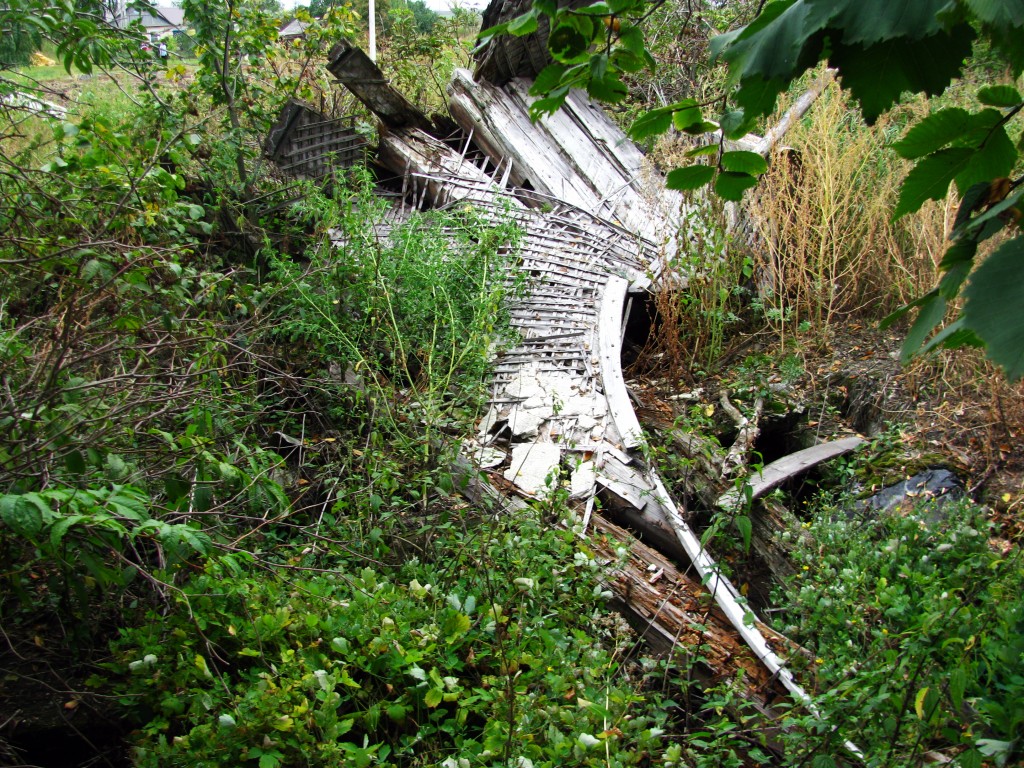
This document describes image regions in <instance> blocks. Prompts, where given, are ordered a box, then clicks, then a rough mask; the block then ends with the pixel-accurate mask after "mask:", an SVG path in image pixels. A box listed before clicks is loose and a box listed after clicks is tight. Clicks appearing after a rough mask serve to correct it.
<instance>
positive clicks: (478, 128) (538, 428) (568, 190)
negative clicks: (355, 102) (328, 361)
mask: <svg viewBox="0 0 1024 768" xmlns="http://www.w3.org/2000/svg"><path fill="white" fill-rule="evenodd" d="M342 47H343V48H344V49H345V50H343V51H341V53H339V55H338V56H337V58H336V61H343V60H344V59H345V58H346V57H347V58H348V60H349V61H361V60H360V59H359V58H358V57H355V56H352V55H350V54H351V46H347V47H345V46H342ZM363 64H364V63H360V65H359V67H363ZM332 67H333V69H332V71H334V70H337V71H336V72H335V74H338V75H339V77H340V78H341V79H342V81H343V82H345V84H346V85H348V87H349V88H350V89H351V90H353V92H354V93H356V95H359V93H358V91H357V90H356V88H359V89H363V90H365V89H366V87H367V86H368V85H372V86H374V87H375V88H380V89H382V90H383V91H387V90H390V88H389V86H387V84H386V83H384V82H383V80H382V79H381V80H380V81H373V82H370V81H369V80H367V78H366V77H363V76H362V75H358V74H353V72H355V71H356V69H359V67H355V68H352V70H351V71H349V70H345V67H343V66H335V65H334V64H332ZM360 71H361V70H360ZM339 73H340V74H339ZM371 79H372V77H371ZM527 90H528V84H527V83H526V82H522V81H520V82H517V81H514V80H513V81H511V82H510V83H509V84H508V87H507V88H505V89H497V88H493V87H491V86H489V85H487V84H483V85H478V84H475V83H473V81H472V79H471V78H469V76H468V74H466V73H460V74H458V75H457V76H456V84H454V85H453V88H452V91H451V93H452V105H451V110H452V113H453V115H454V116H455V117H456V120H457V121H461V123H462V125H463V128H464V130H465V131H466V133H467V134H468V135H472V136H473V137H474V139H475V140H476V143H477V146H478V147H480V148H481V149H482V150H483V151H484V152H485V153H490V158H489V159H490V166H491V167H492V168H496V169H498V170H495V171H492V172H491V173H490V174H488V173H486V172H484V170H483V168H482V167H480V166H478V165H477V164H476V163H475V162H472V161H469V160H467V159H466V156H467V153H466V151H463V152H462V153H461V154H460V153H458V152H456V151H455V150H453V149H451V147H450V146H448V145H447V144H445V143H444V142H441V141H438V140H437V139H436V138H435V137H432V136H431V135H429V130H430V129H429V126H425V125H423V124H422V123H420V124H414V123H404V124H401V120H403V119H406V118H399V117H396V114H403V111H402V110H401V109H399V110H397V111H396V110H394V109H393V107H394V105H395V104H396V103H398V101H399V100H396V99H395V98H394V94H393V93H392V94H388V93H386V92H382V93H374V94H371V95H369V96H367V97H365V98H364V97H363V96H360V98H361V99H363V101H364V103H366V104H367V106H369V107H370V108H371V109H373V110H374V111H375V112H377V114H378V116H379V117H380V118H381V120H382V122H383V123H384V124H385V126H386V128H387V130H385V131H383V132H382V146H381V153H380V157H379V159H380V161H381V162H382V163H383V164H384V165H385V166H386V167H389V168H390V170H391V171H392V172H394V173H396V174H401V175H404V176H405V178H406V180H407V186H408V187H411V188H413V189H418V190H420V197H419V199H418V200H417V204H422V203H424V202H427V203H429V204H432V205H434V206H437V207H443V206H451V205H456V204H457V205H459V206H463V205H466V204H467V203H470V204H472V205H474V206H475V207H476V208H477V210H478V211H480V212H481V213H482V214H483V215H484V216H485V217H490V218H491V219H492V220H496V221H498V220H508V219H512V220H514V221H515V222H516V223H517V224H518V226H519V230H520V233H521V234H520V237H519V241H518V244H517V248H518V257H519V258H518V262H517V263H516V264H515V266H514V267H513V268H512V269H510V271H509V274H508V275H507V279H508V280H509V282H510V285H511V286H513V287H515V286H520V285H521V284H523V283H525V286H526V288H525V291H523V292H522V293H513V296H514V298H512V299H511V300H510V303H509V306H508V309H509V312H510V315H511V321H512V322H511V325H512V328H513V330H514V331H515V332H516V334H517V336H516V342H515V345H514V346H513V347H512V348H511V349H507V350H505V351H504V352H503V353H501V354H499V356H498V358H497V359H496V360H495V363H494V366H493V371H492V375H491V396H490V403H489V406H488V409H487V412H486V414H485V416H484V418H483V419H482V420H481V422H480V423H479V427H478V431H477V434H476V436H475V437H474V438H472V439H467V440H466V441H465V442H464V456H465V457H466V459H467V460H468V461H470V462H471V463H473V464H474V465H475V466H476V467H478V468H479V471H481V472H483V471H486V472H488V473H489V474H490V475H491V477H493V478H494V479H495V480H497V479H498V475H499V473H500V476H501V479H502V480H503V481H504V482H506V483H510V484H511V485H512V486H513V487H515V488H516V490H517V491H518V492H519V494H521V495H522V496H525V497H532V498H547V497H549V496H551V494H552V493H553V492H554V491H555V490H556V489H559V488H564V489H565V490H567V491H568V496H569V498H570V500H573V502H574V504H575V506H576V508H577V510H578V512H579V515H580V522H581V525H582V531H583V532H584V533H585V534H587V535H589V537H590V538H591V541H598V542H605V543H606V542H607V541H609V540H612V541H615V542H618V545H617V546H616V548H615V550H613V551H617V550H618V549H620V548H622V549H625V551H626V553H628V554H629V555H630V557H632V556H637V557H639V558H640V562H641V563H646V568H647V569H650V568H651V567H652V566H653V572H652V578H651V579H650V580H649V581H648V584H650V585H654V584H655V583H656V582H657V581H658V580H659V579H661V578H663V577H664V575H665V574H666V573H668V572H669V571H673V575H672V586H671V587H670V589H676V588H678V585H679V584H682V583H684V582H686V581H687V578H686V577H685V576H681V575H679V574H678V572H675V569H674V567H673V566H672V564H671V563H670V562H669V561H667V560H663V561H662V562H661V563H660V564H656V563H655V562H653V561H654V560H655V559H656V557H660V556H658V555H657V553H655V552H653V550H650V551H648V552H647V553H645V554H643V555H636V553H637V552H638V551H639V550H640V545H634V544H629V545H628V546H624V545H623V544H622V542H623V539H624V538H625V537H626V534H625V533H624V532H617V533H610V531H611V524H610V523H609V522H608V521H606V520H604V519H602V518H601V517H600V516H598V515H595V514H594V501H595V499H596V498H597V496H598V494H599V493H604V494H606V495H608V496H609V497H611V498H615V499H618V501H619V502H620V503H621V506H623V507H625V508H627V509H628V510H629V514H628V517H629V519H630V520H631V521H633V522H635V523H636V524H637V526H638V527H639V529H640V530H642V531H647V532H650V533H649V535H650V537H651V539H652V540H657V541H658V543H659V544H663V545H664V547H665V549H666V551H671V552H672V553H673V554H675V553H678V554H679V555H681V556H682V558H681V559H682V560H684V561H687V562H688V563H689V568H692V572H693V574H694V578H695V579H697V580H699V583H700V584H701V587H700V588H696V591H695V592H694V593H693V594H704V595H707V596H710V598H712V599H713V600H714V603H715V606H716V607H715V609H714V610H713V611H709V612H714V613H716V614H717V616H718V618H719V619H720V620H721V621H722V622H723V625H724V624H727V625H729V626H731V627H732V629H733V630H734V631H735V633H736V634H737V635H738V636H739V637H740V638H742V641H743V643H744V644H745V646H746V648H747V649H749V651H750V653H751V654H752V655H753V657H754V658H756V659H757V660H758V662H759V664H754V665H753V669H752V670H751V676H750V682H754V681H755V680H758V679H764V680H766V681H768V683H767V684H765V685H763V686H760V688H758V687H755V688H752V689H748V695H750V696H751V698H752V699H753V700H755V701H757V700H758V699H759V698H760V699H762V700H763V698H764V692H765V691H764V689H765V688H767V687H768V685H769V684H770V685H776V684H777V685H781V686H783V687H784V688H785V689H786V690H788V691H789V692H790V693H791V694H792V695H793V697H794V698H795V699H796V700H797V702H798V703H801V704H805V705H807V707H808V708H809V709H810V710H811V711H812V712H815V709H814V706H813V703H812V702H811V701H810V698H809V697H808V696H807V694H806V693H805V692H804V691H803V689H802V688H801V687H800V686H799V685H798V684H797V683H796V681H795V680H794V678H793V675H792V673H791V672H790V670H789V669H788V667H787V666H786V663H785V661H784V660H783V659H782V658H781V657H780V656H779V655H778V651H779V650H780V644H779V639H778V637H776V636H773V635H772V633H770V631H769V630H767V628H765V627H764V626H763V625H761V624H759V623H757V622H756V621H755V622H753V623H751V622H750V621H749V617H750V611H749V608H748V606H747V605H746V601H745V600H743V599H742V598H741V597H740V595H739V592H738V591H737V590H736V589H735V587H734V586H733V585H732V584H731V583H730V582H729V580H728V579H727V578H726V577H725V576H724V575H723V574H722V572H721V569H720V568H719V567H718V566H717V564H716V563H715V562H714V560H713V559H712V558H711V556H710V555H709V553H708V552H707V551H706V550H705V548H704V546H703V544H702V543H701V541H700V539H699V537H698V536H697V535H696V534H695V533H694V531H693V530H692V529H691V528H690V526H689V525H688V523H687V520H686V517H685V514H684V513H683V512H682V511H680V508H679V507H678V506H677V504H676V503H675V501H674V500H673V499H672V497H671V495H670V494H669V492H668V490H667V489H666V487H665V485H664V483H663V482H662V480H661V478H660V477H659V476H658V473H657V472H656V471H655V470H654V469H653V468H652V467H650V466H648V465H647V464H646V463H645V462H644V460H643V457H642V455H641V453H640V451H639V448H640V447H641V443H642V439H643V438H642V435H641V433H640V428H639V424H638V422H637V420H636V416H635V414H633V413H632V408H631V406H630V403H629V398H628V393H627V392H626V390H625V383H624V380H623V377H622V371H621V361H620V356H619V345H620V344H621V338H622V332H623V325H624V318H623V306H624V304H625V301H624V297H625V295H626V292H627V291H628V290H629V287H630V286H633V287H640V288H643V287H646V286H648V285H649V284H650V276H651V274H652V273H653V272H655V271H656V270H658V269H659V268H660V267H661V265H663V264H664V263H666V261H667V259H669V258H671V253H670V252H669V251H670V250H671V248H672V247H673V244H672V241H671V237H670V236H669V235H670V234H671V233H674V232H676V231H677V229H678V226H679V223H680V221H679V219H677V218H673V216H678V214H679V213H680V210H681V207H680V206H677V205H675V204H674V203H671V202H670V203H669V204H668V205H665V201H673V197H672V195H670V194H668V193H667V192H664V190H663V189H661V190H659V191H658V192H657V193H655V195H654V197H655V198H656V199H658V200H659V201H660V202H659V204H658V205H652V204H651V201H650V200H649V199H648V198H646V197H644V196H643V195H642V194H641V189H640V181H641V179H642V178H643V173H644V168H643V162H642V156H641V155H640V153H639V151H638V150H637V149H636V148H635V147H631V145H629V144H628V142H627V141H626V139H625V137H623V136H622V134H621V132H620V131H618V129H617V128H615V126H614V125H613V124H611V122H610V121H608V120H607V119H606V118H602V116H601V115H600V114H599V110H598V109H597V108H596V107H594V106H593V105H591V104H589V102H587V101H586V99H585V98H583V97H582V95H580V94H573V95H571V96H570V98H569V99H568V103H569V104H570V107H569V109H568V110H567V112H566V113H565V114H560V115H556V116H554V117H553V118H552V119H550V120H548V121H547V122H546V123H544V124H543V125H542V130H539V129H537V128H536V127H535V126H534V125H533V124H532V123H530V122H529V119H528V107H529V97H528V95H527ZM492 113H494V114H497V115H498V117H497V118H495V117H493V116H492ZM509 126H511V128H509ZM467 149H468V145H467ZM552 167H553V168H554V169H555V170H554V171H552V170H551V169H552ZM502 169H504V170H502ZM509 181H512V182H513V183H515V182H516V181H519V182H521V183H523V184H529V186H530V187H531V189H530V191H526V190H523V189H516V188H514V187H510V186H509V184H508V183H509ZM656 186H657V185H656ZM543 193H547V194H543ZM414 197H415V195H414ZM566 198H569V199H566ZM659 205H663V206H664V208H659ZM638 210H639V213H637V211H638ZM602 214H603V215H602ZM648 235H650V237H649V236H648ZM667 252H669V253H667ZM485 468H486V469H485ZM688 571H689V569H688ZM620 573H623V574H625V575H624V577H623V581H624V583H625V585H626V588H625V593H626V594H625V598H624V602H625V603H626V606H627V611H632V615H633V616H634V618H636V617H639V621H640V623H641V626H642V627H646V629H645V632H647V633H648V634H650V635H651V636H652V637H653V638H654V639H656V638H657V635H658V633H659V632H662V640H663V641H664V642H665V643H666V644H667V645H668V646H670V647H671V646H672V645H674V644H675V643H676V642H678V641H679V640H680V639H681V638H683V637H688V635H689V634H690V633H693V632H695V633H696V634H694V636H693V637H694V639H697V638H699V637H700V636H701V634H700V633H701V632H706V630H701V629H699V628H698V627H696V626H694V624H696V622H694V621H693V619H691V618H687V614H686V613H685V611H684V612H683V613H682V614H681V616H680V617H679V618H677V619H675V620H674V622H675V626H674V627H669V629H668V631H667V632H663V630H662V629H661V627H662V624H661V618H662V616H663V615H665V614H666V613H671V612H672V611H671V610H668V609H666V606H668V605H670V604H671V600H672V598H673V594H671V593H669V594H666V593H665V592H664V591H662V590H659V589H657V588H654V589H653V590H650V591H648V590H647V589H646V586H644V585H643V578H644V573H645V571H644V570H643V569H641V570H639V571H637V570H636V569H626V568H623V569H620ZM659 574H660V575H659ZM655 576H656V577H657V578H654V577H655ZM640 587H643V589H639V588H640ZM634 592H636V593H637V594H639V592H643V593H644V596H642V597H639V596H637V594H634ZM648 592H650V593H649V594H648ZM645 603H646V604H647V605H648V608H647V609H646V612H645V609H642V608H641V606H642V605H643V604H645ZM704 610H708V609H704ZM688 622H691V623H690V626H689V627H687V626H686V624H687V623H688ZM702 623H703V620H702ZM655 628H657V629H655ZM652 633H653V634H652ZM733 640H734V638H733ZM722 642H723V643H724V645H723V646H722V647H723V648H725V647H728V642H727V641H726V640H722ZM728 655H730V657H731V656H733V655H734V654H732V653H731V652H729V653H728ZM742 656H744V657H748V656H747V654H742ZM748 658H749V657H748ZM754 669H756V673H755V672H754ZM755 685H756V684H755ZM847 746H848V748H849V749H851V751H854V752H855V753H856V747H853V746H852V745H849V744H848V745H847Z"/></svg>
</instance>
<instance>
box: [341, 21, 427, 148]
mask: <svg viewBox="0 0 1024 768" xmlns="http://www.w3.org/2000/svg"><path fill="white" fill-rule="evenodd" d="M327 70H328V71H329V72H330V73H331V74H332V75H334V76H335V77H336V78H338V80H339V81H341V83H342V85H344V86H345V87H346V88H348V89H349V90H350V91H351V92H352V94H353V95H354V96H355V97H356V98H357V99H359V100H360V101H361V102H363V104H365V105H366V107H367V109H369V110H370V111H371V112H373V113H374V114H375V115H377V117H379V118H380V120H381V122H382V123H384V125H385V126H387V127H388V128H392V129H394V128H419V129H420V130H424V131H430V130H431V127H432V126H431V123H430V120H428V119H427V117H426V115H424V114H423V113H422V112H421V111H420V110H418V109H417V108H416V107H415V106H413V104H412V102H411V101H409V100H408V99H407V98H405V96H403V95H402V94H401V93H399V92H398V91H396V90H395V89H394V88H392V87H391V85H390V84H389V82H388V79H387V78H386V77H384V73H383V72H381V71H380V67H378V66H377V65H376V64H374V63H373V61H372V60H371V59H370V57H369V56H367V55H366V54H365V53H364V52H363V51H362V50H361V49H360V48H357V47H356V46H354V45H352V43H350V42H349V41H348V40H345V39H342V40H341V41H340V42H339V43H338V44H337V45H335V46H334V47H333V48H332V49H331V52H330V54H328V64H327Z"/></svg>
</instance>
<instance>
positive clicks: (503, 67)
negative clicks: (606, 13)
mask: <svg viewBox="0 0 1024 768" xmlns="http://www.w3.org/2000/svg"><path fill="white" fill-rule="evenodd" d="M589 2H590V0H559V2H558V6H559V7H560V8H579V7H581V6H584V5H587V4H588V3H589ZM530 5H531V2H530V0H494V2H491V3H490V4H489V5H488V6H487V8H485V9H484V13H483V21H482V24H481V27H480V29H481V31H483V30H485V29H488V28H490V27H493V26H496V25H498V24H502V23H504V22H506V21H511V20H512V19H514V18H515V17H516V16H519V15H521V14H523V13H526V12H527V11H528V10H530ZM550 31H551V28H550V26H549V24H548V19H547V17H546V16H544V15H541V17H540V18H539V19H538V20H537V29H536V30H535V31H534V32H531V33H530V34H528V35H525V36H523V37H516V36H514V35H501V36H499V37H496V38H495V39H493V40H491V42H490V44H488V45H487V46H486V47H484V48H483V49H482V50H481V51H479V52H478V53H477V54H476V60H477V66H476V73H477V78H478V79H480V80H487V81H489V82H492V83H495V84H496V85H504V84H505V83H507V82H508V81H509V80H511V79H512V78H513V77H527V78H532V77H535V76H536V75H538V74H540V71H541V70H542V69H544V67H546V66H547V65H548V64H549V63H550V62H551V55H550V54H549V53H548V34H549V32H550Z"/></svg>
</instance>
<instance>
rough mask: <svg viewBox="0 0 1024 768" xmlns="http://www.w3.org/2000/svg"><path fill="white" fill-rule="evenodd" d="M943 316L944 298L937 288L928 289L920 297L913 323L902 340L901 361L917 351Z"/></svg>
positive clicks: (906, 360)
mask: <svg viewBox="0 0 1024 768" xmlns="http://www.w3.org/2000/svg"><path fill="white" fill-rule="evenodd" d="M945 316H946V300H945V299H944V298H942V297H941V296H940V295H939V292H938V289H935V290H932V291H929V292H928V293H927V294H926V295H925V296H923V297H922V299H921V302H920V309H919V310H918V312H917V317H916V318H915V320H914V324H913V325H911V326H910V330H909V331H907V338H906V339H904V341H903V349H902V350H901V352H900V361H901V362H903V363H906V362H908V361H909V360H910V358H911V357H913V356H914V354H915V353H917V351H918V350H919V349H920V348H921V345H922V344H924V342H925V339H927V338H928V335H929V334H930V333H931V332H932V330H934V328H935V326H937V325H938V324H939V323H941V322H942V319H943V318H944V317H945Z"/></svg>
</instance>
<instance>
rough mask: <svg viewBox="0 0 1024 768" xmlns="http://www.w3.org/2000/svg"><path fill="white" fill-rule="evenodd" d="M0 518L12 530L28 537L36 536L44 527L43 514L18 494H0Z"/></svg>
mask: <svg viewBox="0 0 1024 768" xmlns="http://www.w3.org/2000/svg"><path fill="white" fill-rule="evenodd" d="M0 520H3V521H4V523H5V524H6V525H7V526H8V527H10V529H11V530H12V531H14V532H15V533H17V534H18V535H20V536H25V537H26V538H33V537H35V536H36V535H37V534H38V533H39V532H40V531H41V530H42V529H43V515H42V513H41V512H40V510H39V509H38V508H37V507H36V506H35V505H33V504H30V503H29V502H28V500H27V499H25V498H24V497H23V496H19V495H17V494H7V495H6V496H0Z"/></svg>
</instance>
